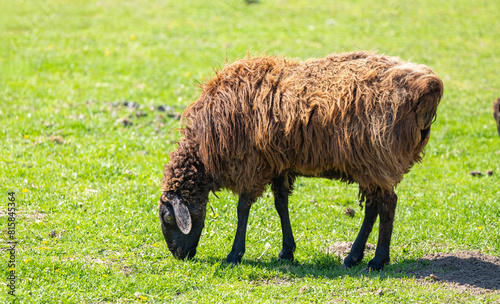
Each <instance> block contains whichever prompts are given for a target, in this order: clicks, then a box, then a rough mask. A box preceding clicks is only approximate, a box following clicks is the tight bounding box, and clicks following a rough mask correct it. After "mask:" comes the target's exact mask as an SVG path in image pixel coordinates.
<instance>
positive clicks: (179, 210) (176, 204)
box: [170, 195, 191, 234]
mask: <svg viewBox="0 0 500 304" xmlns="http://www.w3.org/2000/svg"><path fill="white" fill-rule="evenodd" d="M170 203H171V204H172V207H173V208H174V215H175V222H176V223H177V226H178V227H179V229H180V230H181V231H182V233H184V234H188V233H189V232H190V231H191V215H190V214H189V209H188V207H187V206H186V204H185V203H184V201H183V200H182V198H181V197H180V196H177V195H176V196H175V197H174V199H172V200H170Z"/></svg>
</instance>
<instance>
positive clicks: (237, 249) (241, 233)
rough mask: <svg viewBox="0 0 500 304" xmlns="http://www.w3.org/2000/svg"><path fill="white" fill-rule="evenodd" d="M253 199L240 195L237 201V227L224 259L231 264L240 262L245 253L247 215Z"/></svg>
mask: <svg viewBox="0 0 500 304" xmlns="http://www.w3.org/2000/svg"><path fill="white" fill-rule="evenodd" d="M252 203H253V201H252V200H250V199H248V198H246V197H245V196H243V195H241V196H240V198H239V201H238V227H237V228H236V236H235V237H234V243H233V248H232V249H231V252H230V253H229V254H228V256H227V259H226V261H227V262H228V263H232V264H238V263H240V262H241V257H243V254H244V253H245V237H246V234H247V223H248V215H249V214H250V207H251V206H252Z"/></svg>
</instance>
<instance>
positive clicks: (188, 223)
mask: <svg viewBox="0 0 500 304" xmlns="http://www.w3.org/2000/svg"><path fill="white" fill-rule="evenodd" d="M205 214H206V207H205V205H203V204H191V205H188V204H187V203H186V202H185V201H184V200H183V198H182V196H180V195H179V194H177V193H174V192H165V193H164V194H163V195H162V197H161V199H160V203H159V216H160V222H161V231H162V232H163V237H164V238H165V242H166V243H167V246H168V249H169V250H170V252H172V254H173V255H174V257H175V258H176V259H179V260H182V259H185V258H188V259H191V258H193V257H194V256H195V254H196V247H197V246H198V241H199V240H200V236H201V231H202V230H203V227H204V225H205Z"/></svg>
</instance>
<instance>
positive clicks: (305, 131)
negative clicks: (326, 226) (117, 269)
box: [159, 52, 443, 269]
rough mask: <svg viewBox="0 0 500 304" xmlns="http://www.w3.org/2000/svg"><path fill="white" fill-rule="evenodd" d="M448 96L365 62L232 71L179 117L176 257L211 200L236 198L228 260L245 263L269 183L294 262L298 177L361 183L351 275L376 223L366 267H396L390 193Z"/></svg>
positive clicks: (166, 198) (172, 205)
mask: <svg viewBox="0 0 500 304" xmlns="http://www.w3.org/2000/svg"><path fill="white" fill-rule="evenodd" d="M442 93H443V84H442V82H441V80H440V79H439V78H438V77H437V76H436V75H435V74H434V73H433V72H432V71H431V70H430V69H429V68H428V67H426V66H424V65H417V64H414V63H409V62H404V61H401V60H400V59H399V58H395V57H388V56H383V55H376V54H373V53H370V52H351V53H344V54H332V55H329V56H327V57H326V58H320V59H311V60H307V61H305V62H300V61H296V60H291V59H285V58H277V57H258V58H247V59H243V60H239V61H236V62H234V63H231V64H228V65H227V66H226V67H224V68H223V69H222V70H221V71H218V72H217V73H216V75H215V77H214V78H212V79H210V80H209V81H208V82H206V83H205V84H204V85H203V86H202V93H201V96H200V97H199V98H198V100H197V101H196V102H194V103H193V104H191V105H190V106H189V107H188V108H187V109H186V110H185V112H184V113H183V117H182V119H183V129H182V134H183V136H184V137H183V138H182V139H181V140H180V142H179V144H178V147H177V148H176V149H175V150H174V151H173V152H172V153H171V155H170V162H169V163H168V164H167V165H166V166H165V169H164V177H163V181H162V191H163V195H162V197H161V200H160V209H159V215H160V220H161V227H162V232H163V235H164V238H165V241H166V243H167V245H168V248H169V250H170V251H171V252H172V253H173V255H174V257H176V258H178V259H183V258H185V257H188V258H192V257H193V256H194V255H195V253H196V247H197V245H198V241H199V238H200V235H201V231H202V229H203V226H204V221H205V213H206V204H207V202H208V194H209V192H210V191H217V190H219V189H221V188H227V189H230V190H232V191H233V192H234V193H236V194H238V195H239V202H238V207H237V212H238V226H237V229H236V237H235V240H234V244H233V247H232V250H231V252H230V253H229V255H228V256H227V262H229V263H239V262H240V261H241V258H242V256H243V254H244V252H245V235H246V227H247V221H248V215H249V211H250V207H251V205H252V203H254V202H255V200H256V199H257V198H259V197H260V196H261V195H262V193H263V191H264V190H265V189H266V186H267V185H269V184H270V185H271V187H272V191H273V192H274V197H275V206H276V209H277V211H278V214H279V216H280V219H281V225H282V232H283V247H282V251H281V252H280V253H279V256H278V257H279V258H280V259H288V260H293V254H294V251H295V241H294V237H293V233H292V228H291V225H290V219H289V215H288V196H289V195H290V193H291V191H292V186H293V182H294V180H295V178H296V177H298V176H306V177H323V178H329V179H340V180H342V181H344V182H348V183H353V182H355V183H358V184H359V195H360V198H361V202H363V201H364V202H365V206H366V210H365V218H364V221H363V224H362V227H361V230H360V232H359V235H358V237H357V238H356V241H355V242H354V244H353V246H352V249H351V252H350V254H349V255H348V256H347V257H346V259H345V261H344V265H345V266H347V267H350V266H353V265H355V264H357V263H359V262H360V261H361V260H362V258H363V255H364V253H363V251H364V247H365V244H366V241H367V239H368V236H369V234H370V232H371V230H372V227H373V225H374V223H375V220H376V218H377V215H380V231H379V239H378V245H377V250H376V253H375V257H374V258H373V259H372V260H371V261H370V262H369V263H368V268H369V269H382V268H383V267H384V265H385V264H387V263H388V262H389V245H390V240H391V235H392V228H393V221H394V213H395V208H396V201H397V196H396V194H395V193H394V188H395V187H396V185H397V184H398V183H399V182H400V181H401V180H402V178H403V175H404V174H405V173H407V172H408V171H409V170H410V168H411V167H412V166H413V164H415V163H416V162H419V161H420V160H421V159H422V156H423V149H424V146H425V145H426V144H427V141H428V139H429V134H430V127H431V124H432V123H433V121H434V118H435V116H436V110H437V106H438V104H439V101H440V99H441V96H442Z"/></svg>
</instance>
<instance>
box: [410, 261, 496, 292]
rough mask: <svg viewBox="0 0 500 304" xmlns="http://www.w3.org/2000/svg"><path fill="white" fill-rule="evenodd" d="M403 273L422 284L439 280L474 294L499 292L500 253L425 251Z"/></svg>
mask: <svg viewBox="0 0 500 304" xmlns="http://www.w3.org/2000/svg"><path fill="white" fill-rule="evenodd" d="M408 270H409V271H408ZM405 273H406V274H407V275H409V276H411V277H413V276H414V277H415V278H416V279H417V280H418V281H419V282H421V283H423V284H432V283H436V282H442V283H445V284H448V285H450V286H451V287H452V288H453V289H456V290H458V291H464V292H470V293H471V294H473V295H478V294H483V293H489V292H500V257H496V256H490V255H485V254H482V253H480V252H477V251H458V252H453V253H433V254H427V255H425V256H424V257H422V258H421V259H419V260H418V261H417V262H415V263H414V264H413V265H410V267H408V268H407V271H405Z"/></svg>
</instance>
